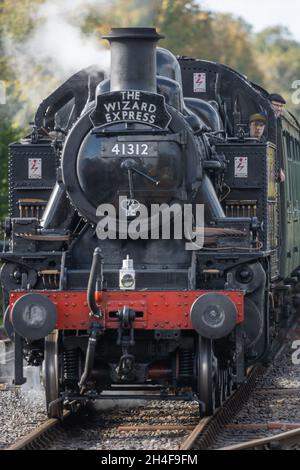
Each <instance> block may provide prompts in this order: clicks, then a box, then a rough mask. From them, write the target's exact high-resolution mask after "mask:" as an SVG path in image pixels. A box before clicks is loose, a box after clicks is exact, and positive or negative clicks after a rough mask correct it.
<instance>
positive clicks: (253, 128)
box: [249, 113, 267, 141]
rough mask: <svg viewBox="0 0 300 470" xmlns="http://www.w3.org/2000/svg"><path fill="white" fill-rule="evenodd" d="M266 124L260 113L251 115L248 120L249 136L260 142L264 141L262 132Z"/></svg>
mask: <svg viewBox="0 0 300 470" xmlns="http://www.w3.org/2000/svg"><path fill="white" fill-rule="evenodd" d="M266 124H267V119H266V117H265V116H264V115H263V114H261V113H255V114H251V116H250V118H249V135H250V137H252V138H255V139H257V140H260V141H264V140H265V137H264V135H263V134H264V132H265V128H266Z"/></svg>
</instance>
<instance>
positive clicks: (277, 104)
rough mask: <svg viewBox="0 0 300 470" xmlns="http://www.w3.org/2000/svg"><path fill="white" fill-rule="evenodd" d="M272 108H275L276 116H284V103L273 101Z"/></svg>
mask: <svg viewBox="0 0 300 470" xmlns="http://www.w3.org/2000/svg"><path fill="white" fill-rule="evenodd" d="M272 108H273V109H274V112H275V116H276V117H279V116H282V114H283V111H284V104H283V103H280V102H279V101H272Z"/></svg>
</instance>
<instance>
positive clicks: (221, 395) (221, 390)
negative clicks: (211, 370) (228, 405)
mask: <svg viewBox="0 0 300 470" xmlns="http://www.w3.org/2000/svg"><path fill="white" fill-rule="evenodd" d="M225 400H226V369H223V368H221V367H218V387H217V389H216V405H217V407H218V406H222V404H223V403H224V401H225Z"/></svg>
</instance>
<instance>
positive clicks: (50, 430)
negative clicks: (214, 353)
mask: <svg viewBox="0 0 300 470" xmlns="http://www.w3.org/2000/svg"><path fill="white" fill-rule="evenodd" d="M261 373H262V369H261V367H259V366H257V367H255V368H253V369H252V370H251V372H250V375H249V381H248V382H247V384H244V385H242V386H241V387H240V388H239V389H238V390H237V391H236V392H235V393H234V394H233V395H232V397H231V398H230V399H229V400H228V402H226V403H225V404H224V406H223V407H222V408H220V409H219V410H218V411H217V413H216V415H215V416H213V417H204V418H202V419H200V421H199V419H198V418H197V409H198V405H197V403H187V402H183V403H182V406H180V405H181V403H180V404H179V403H178V402H177V406H178V409H177V413H176V416H175V415H174V413H173V411H174V409H170V406H171V404H170V403H166V402H164V403H160V402H149V403H147V404H146V405H145V406H142V407H139V408H134V409H133V410H132V411H131V412H129V413H128V410H119V411H118V412H117V413H116V415H115V417H114V415H113V416H112V419H111V421H110V422H107V421H108V420H107V417H108V416H109V415H110V416H111V412H109V413H106V412H103V411H102V412H99V411H95V410H90V411H89V412H87V413H85V412H82V410H79V412H78V413H77V415H76V414H72V413H71V411H67V412H65V415H64V420H63V422H62V423H61V422H60V421H59V420H56V419H49V420H47V421H46V422H45V423H44V424H42V425H41V426H39V427H37V428H36V429H35V430H33V431H31V432H30V433H29V434H28V435H26V436H24V437H22V438H21V439H20V440H18V441H17V442H16V443H15V444H13V445H11V446H10V447H8V448H7V450H25V449H26V450H34V449H65V448H70V447H69V446H70V442H72V440H73V444H72V448H73V449H85V448H89V449H90V448H92V449H97V448H98V449H109V450H112V449H111V445H110V440H109V436H110V438H111V440H113V439H115V437H114V436H118V439H117V442H115V445H116V448H118V442H120V441H123V440H127V441H128V439H129V440H130V442H131V446H130V447H128V446H126V448H127V449H138V448H142V449H147V444H149V447H152V448H153V449H159V450H162V448H163V449H164V448H165V447H164V443H165V444H167V445H168V449H172V450H189V449H192V448H193V446H194V445H195V443H197V447H198V446H199V442H200V441H203V443H202V448H207V447H209V445H210V442H211V440H212V439H213V436H214V435H215V434H216V433H218V432H220V430H221V428H222V426H223V425H224V423H227V422H228V421H229V420H230V419H231V417H232V416H233V415H234V414H235V413H236V412H237V410H238V409H239V408H240V407H241V406H242V404H243V403H244V401H245V400H247V397H248V396H249V394H250V393H251V390H252V388H253V386H254V384H255V380H256V377H257V376H258V375H259V374H261ZM182 407H183V408H182ZM118 415H119V416H118ZM129 423H130V424H129ZM101 434H102V435H101ZM74 438H75V441H74ZM97 439H98V444H99V445H97V443H96V442H95V440H97ZM87 442H89V444H88V447H87V446H86V445H87ZM160 444H161V445H162V447H161V445H160Z"/></svg>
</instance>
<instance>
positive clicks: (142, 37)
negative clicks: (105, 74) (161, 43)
mask: <svg viewBox="0 0 300 470" xmlns="http://www.w3.org/2000/svg"><path fill="white" fill-rule="evenodd" d="M102 37H103V38H104V39H108V41H109V42H110V47H111V75H110V91H122V90H143V91H148V92H152V93H156V43H157V41H158V40H159V39H161V38H163V36H160V35H159V34H158V33H157V32H156V30H155V28H112V30H111V32H110V33H109V34H108V35H107V36H102Z"/></svg>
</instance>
